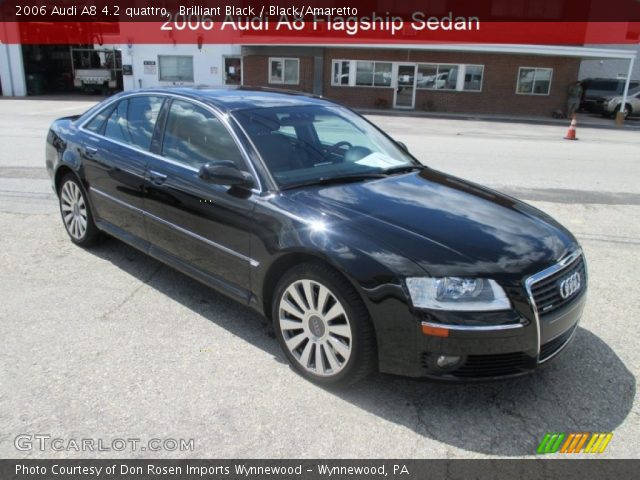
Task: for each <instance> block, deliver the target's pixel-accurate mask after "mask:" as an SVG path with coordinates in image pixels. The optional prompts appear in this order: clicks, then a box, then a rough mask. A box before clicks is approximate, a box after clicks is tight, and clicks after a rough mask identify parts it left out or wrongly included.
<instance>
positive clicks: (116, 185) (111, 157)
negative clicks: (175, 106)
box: [81, 95, 164, 243]
mask: <svg viewBox="0 0 640 480" xmlns="http://www.w3.org/2000/svg"><path fill="white" fill-rule="evenodd" d="M163 101H164V97H162V96H152V95H139V96H134V97H128V98H125V99H122V100H120V101H118V102H117V103H115V104H114V105H112V106H110V107H108V108H106V109H105V110H103V111H102V112H100V113H99V114H98V115H97V116H96V117H94V118H93V119H92V120H91V121H90V122H89V123H87V125H85V126H84V128H83V130H84V132H85V135H86V138H87V140H86V141H85V142H84V147H83V150H82V152H81V154H82V156H83V164H84V167H85V175H86V178H87V181H88V183H89V193H90V195H91V200H92V204H93V206H94V208H95V210H96V213H97V217H98V219H99V221H102V222H108V224H107V225H105V227H107V228H109V227H110V228H115V229H117V231H116V232H114V233H117V234H119V235H121V236H124V237H127V238H128V239H129V240H130V241H132V242H134V243H136V242H138V241H140V240H142V239H146V232H145V226H144V219H143V215H142V208H143V206H144V205H143V193H144V192H143V189H144V174H145V171H146V168H147V163H148V162H149V158H150V155H149V148H150V147H151V140H152V138H153V135H154V132H155V127H156V122H157V119H158V114H159V113H160V110H161V107H162V103H163Z"/></svg>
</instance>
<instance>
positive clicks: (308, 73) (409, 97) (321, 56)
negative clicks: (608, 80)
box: [242, 45, 630, 116]
mask: <svg viewBox="0 0 640 480" xmlns="http://www.w3.org/2000/svg"><path fill="white" fill-rule="evenodd" d="M599 58H619V59H624V60H626V61H629V60H630V53H629V51H621V50H609V49H595V48H585V47H561V46H540V45H465V46H462V45H419V46H418V45H416V46H406V45H384V46H383V45H375V46H304V47H298V46H295V47H294V46H244V47H242V63H243V65H242V68H243V82H242V83H243V84H244V85H247V86H267V87H277V88H285V89H292V90H297V91H302V92H308V93H315V94H318V95H323V96H325V97H327V98H330V99H333V100H336V101H338V102H341V103H344V104H346V105H349V106H352V107H357V108H396V109H413V110H425V111H436V112H464V113H496V114H518V115H545V116H546V115H550V114H551V113H552V112H553V111H554V110H558V109H559V110H562V111H564V110H565V109H566V103H567V89H568V86H569V85H570V84H571V83H572V82H575V81H576V80H577V79H578V73H579V69H580V63H581V61H582V60H583V59H599Z"/></svg>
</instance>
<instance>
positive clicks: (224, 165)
mask: <svg viewBox="0 0 640 480" xmlns="http://www.w3.org/2000/svg"><path fill="white" fill-rule="evenodd" d="M198 176H199V177H200V178H201V179H203V180H205V181H207V182H211V183H215V184H216V185H229V186H230V187H240V188H246V189H250V188H252V187H253V186H254V185H255V182H254V180H253V177H252V176H251V174H250V173H249V172H243V171H242V170H240V169H239V168H238V167H237V166H236V164H235V163H233V162H232V161H231V160H221V161H219V162H209V163H205V164H204V165H202V166H201V167H200V171H199V172H198Z"/></svg>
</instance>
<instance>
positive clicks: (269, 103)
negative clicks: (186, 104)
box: [126, 87, 335, 112]
mask: <svg viewBox="0 0 640 480" xmlns="http://www.w3.org/2000/svg"><path fill="white" fill-rule="evenodd" d="M126 93H135V94H138V95H139V94H141V93H163V94H167V93H170V94H171V93H172V94H174V95H178V96H182V97H187V98H191V99H194V100H198V101H200V102H203V103H206V104H209V105H211V106H213V107H216V108H217V109H218V110H220V111H223V112H232V111H236V110H247V109H255V108H268V107H289V106H303V105H319V106H331V105H333V106H335V103H334V102H330V101H328V100H325V99H323V98H321V97H318V96H313V95H308V94H304V93H300V92H294V91H286V90H276V89H271V88H248V87H231V88H211V87H167V88H148V89H141V90H135V91H134V92H126Z"/></svg>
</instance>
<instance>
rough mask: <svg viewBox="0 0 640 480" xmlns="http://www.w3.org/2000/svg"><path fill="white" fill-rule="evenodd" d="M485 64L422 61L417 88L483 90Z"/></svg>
mask: <svg viewBox="0 0 640 480" xmlns="http://www.w3.org/2000/svg"><path fill="white" fill-rule="evenodd" d="M483 76H484V65H465V64H462V65H455V64H454V65H452V64H437V63H421V64H419V65H418V78H417V81H416V88H419V89H423V90H450V91H459V92H461V91H464V92H479V91H481V90H482V77H483Z"/></svg>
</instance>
